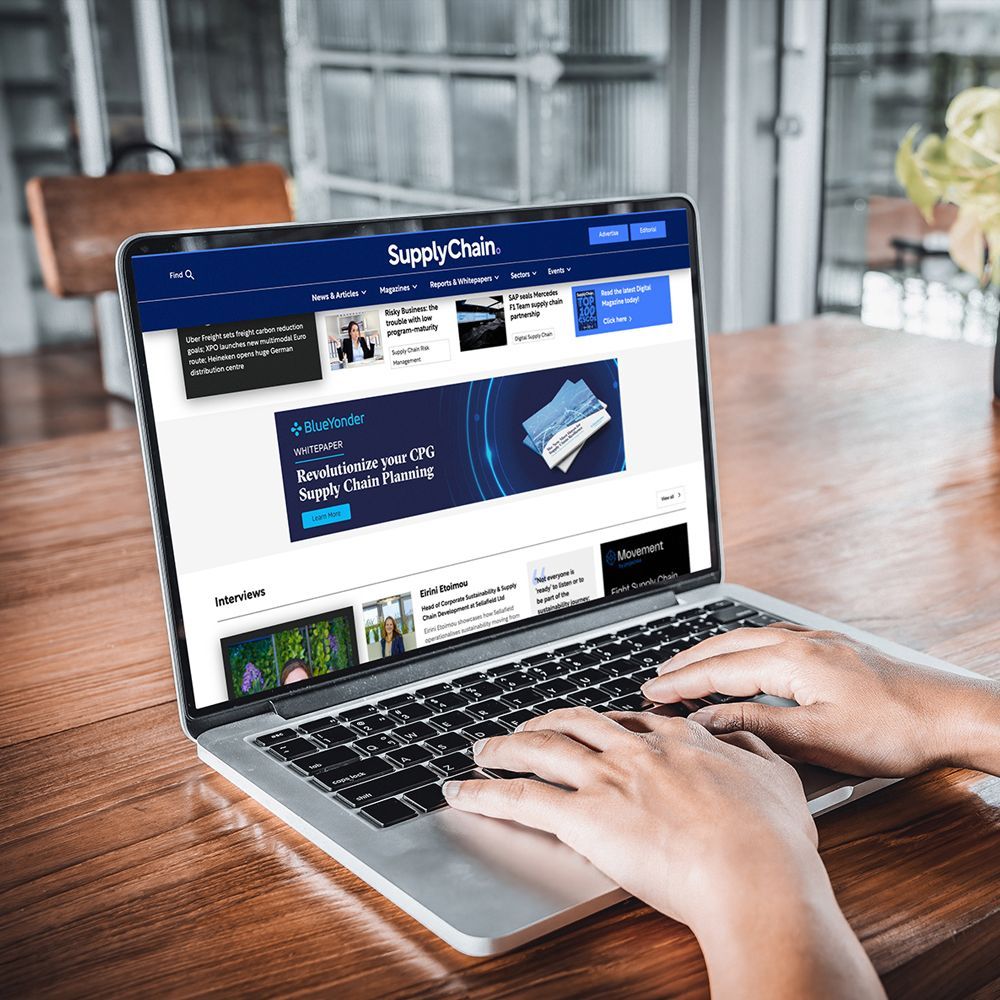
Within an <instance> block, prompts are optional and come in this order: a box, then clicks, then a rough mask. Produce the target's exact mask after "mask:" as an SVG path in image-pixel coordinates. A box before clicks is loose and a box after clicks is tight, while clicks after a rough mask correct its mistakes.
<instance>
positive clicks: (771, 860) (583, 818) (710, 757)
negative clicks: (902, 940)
mask: <svg viewBox="0 0 1000 1000" xmlns="http://www.w3.org/2000/svg"><path fill="white" fill-rule="evenodd" d="M473 752H474V754H475V758H476V762H477V763H478V764H481V765H483V766H485V767H491V768H499V769H503V770H509V771H522V772H530V773H532V774H535V775H537V776H538V777H540V778H543V779H544V781H536V780H534V779H532V778H508V779H504V780H500V781H450V782H446V783H445V785H444V791H445V797H446V798H447V800H448V802H449V803H450V804H451V805H452V806H453V807H455V808H456V809H462V810H465V811H467V812H474V813H481V814H482V815H484V816H493V817H497V818H500V819H508V820H514V821H516V822H518V823H521V824H523V825H525V826H531V827H535V828H537V829H540V830H546V831H548V832H550V833H553V834H555V835H556V836H557V837H558V838H559V839H560V840H561V841H563V843H565V844H567V845H568V846H570V847H572V848H573V849H574V850H576V851H577V852H578V853H580V854H582V855H583V856H584V857H586V858H588V859H589V860H590V861H591V862H592V863H593V864H594V865H595V867H597V868H599V869H600V870H601V871H603V872H604V873H605V874H606V875H607V876H608V877H609V878H611V879H612V880H613V881H614V882H616V883H617V884H618V885H620V886H622V887H623V888H624V889H626V890H627V891H628V892H630V893H632V894H633V895H634V896H637V897H638V898H639V899H642V900H644V901H645V902H647V903H649V904H650V905H651V906H653V907H655V908H656V909H658V910H660V911H661V912H663V913H666V914H668V915H669V916H672V917H674V918H676V919H678V920H680V921H682V922H684V923H686V924H687V925H688V926H689V927H691V929H692V930H693V931H694V933H695V935H696V937H697V938H698V942H699V944H700V945H701V947H702V950H703V952H704V955H705V962H706V965H707V967H708V975H709V983H710V987H711V992H712V996H713V997H717V998H720V1000H721V998H725V997H739V998H740V1000H755V998H758V997H759V998H765V997H767V998H771V997H777V996H788V997H791V996H804V995H809V994H811V995H816V996H819V995H822V996H824V997H829V998H841V997H843V998H848V997H850V998H851V1000H862V998H866V997H883V996H884V993H883V992H882V988H881V985H880V983H879V981H878V976H877V975H876V974H875V970H874V969H873V968H872V966H871V963H870V962H869V960H868V958H867V956H866V955H865V952H864V949H863V948H862V947H861V945H860V944H859V942H858V940H857V938H856V937H855V936H854V934H853V932H852V931H851V929H850V926H849V925H848V924H847V921H846V920H845V919H844V917H843V914H842V913H841V912H840V909H839V907H838V906H837V902H836V899H835V898H834V895H833V890H832V889H831V887H830V882H829V880H828V878H827V875H826V871H825V869H824V868H823V865H822V862H821V861H820V858H819V855H818V854H817V852H816V827H815V824H814V823H813V820H812V817H811V816H810V814H809V809H808V806H807V805H806V800H805V796H804V795H803V793H802V785H801V783H800V781H799V778H798V775H797V774H796V773H795V770H794V769H793V768H792V767H791V765H790V764H787V763H786V762H785V761H783V760H782V759H781V758H780V757H777V756H776V755H775V754H774V753H772V752H771V751H770V750H769V749H768V748H767V747H766V746H765V745H764V744H763V743H762V742H761V741H760V740H759V739H758V738H757V737H755V736H752V735H750V734H749V733H730V734H728V735H725V736H720V737H718V738H716V737H714V736H711V735H710V734H709V733H708V732H707V731H706V730H705V729H704V728H702V727H701V726H698V725H697V724H695V723H692V722H690V721H688V720H686V719H680V718H667V717H663V716H657V715H653V714H651V713H617V712H616V713H608V714H607V715H599V714H598V713H596V712H594V711H592V710H591V709H588V708H569V709H561V710H559V711H556V712H551V713H549V714H548V715H545V716H541V717H539V718H535V719H530V720H529V721H528V722H526V723H525V724H524V726H523V727H522V729H521V730H520V731H518V732H515V733H512V734H511V735H509V736H496V737H493V738H492V739H488V740H480V741H479V742H478V743H477V744H476V746H475V747H474V750H473ZM545 782H554V783H555V784H546V783H545Z"/></svg>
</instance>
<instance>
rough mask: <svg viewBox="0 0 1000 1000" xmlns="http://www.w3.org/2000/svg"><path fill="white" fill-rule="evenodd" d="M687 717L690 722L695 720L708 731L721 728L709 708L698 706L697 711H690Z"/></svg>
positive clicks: (711, 731)
mask: <svg viewBox="0 0 1000 1000" xmlns="http://www.w3.org/2000/svg"><path fill="white" fill-rule="evenodd" d="M688 718H689V719H690V720H691V721H692V722H697V723H698V725H699V726H704V727H705V728H706V729H707V730H708V731H709V732H710V733H713V732H715V731H716V730H717V729H721V728H722V727H721V726H720V725H719V724H718V722H717V721H716V719H715V713H714V712H713V711H712V710H711V709H710V708H699V709H698V711H697V712H692V713H691V714H690V715H689V716H688Z"/></svg>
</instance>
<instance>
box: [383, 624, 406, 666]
mask: <svg viewBox="0 0 1000 1000" xmlns="http://www.w3.org/2000/svg"><path fill="white" fill-rule="evenodd" d="M405 652H406V650H405V648H404V647H403V637H402V636H401V635H400V634H399V629H398V628H397V627H396V619H395V618H393V617H392V615H387V616H386V618H385V620H384V621H383V622H382V655H383V656H402V655H403V653H405Z"/></svg>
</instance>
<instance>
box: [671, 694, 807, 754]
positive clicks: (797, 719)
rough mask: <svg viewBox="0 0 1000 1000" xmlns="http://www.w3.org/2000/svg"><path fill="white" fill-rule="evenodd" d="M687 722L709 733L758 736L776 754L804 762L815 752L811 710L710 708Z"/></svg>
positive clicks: (749, 704) (741, 705) (743, 705)
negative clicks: (739, 733)
mask: <svg viewBox="0 0 1000 1000" xmlns="http://www.w3.org/2000/svg"><path fill="white" fill-rule="evenodd" d="M688 718H689V719H690V720H691V721H692V722H697V723H698V724H699V725H701V726H704V727H705V728H706V729H707V730H708V731H709V732H710V733H713V734H715V735H719V734H721V733H737V732H747V733H753V734H754V735H755V736H759V737H760V738H761V739H762V740H763V741H764V742H765V743H766V744H767V745H768V746H769V747H770V748H771V749H772V750H773V751H774V752H775V753H779V754H784V755H786V756H789V757H797V758H799V759H800V760H801V759H804V758H805V756H806V754H807V753H808V750H809V749H810V747H812V748H815V741H816V736H817V732H818V729H819V726H818V724H817V723H818V720H817V718H816V712H815V710H814V707H813V706H803V705H797V706H795V707H792V708H781V707H778V706H776V705H762V704H761V703H760V702H756V701H743V702H733V703H732V704H728V705H710V706H708V707H706V708H699V709H698V711H697V712H692V714H691V715H689V716H688Z"/></svg>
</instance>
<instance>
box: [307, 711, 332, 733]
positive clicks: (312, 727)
mask: <svg viewBox="0 0 1000 1000" xmlns="http://www.w3.org/2000/svg"><path fill="white" fill-rule="evenodd" d="M339 721H340V720H339V719H338V718H337V717H336V716H335V715H325V716H324V717H323V718H322V719H310V720H309V721H308V722H300V723H299V732H300V733H317V732H319V731H320V730H321V729H329V728H330V727H331V726H335V725H337V723H338V722H339Z"/></svg>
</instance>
